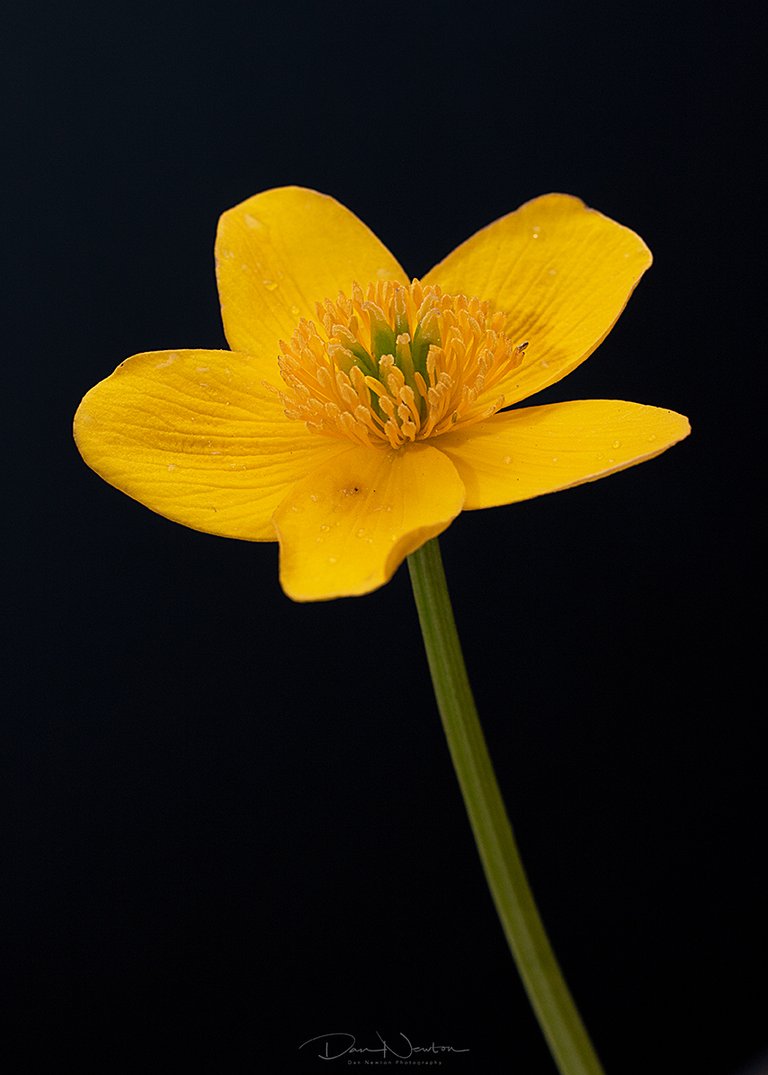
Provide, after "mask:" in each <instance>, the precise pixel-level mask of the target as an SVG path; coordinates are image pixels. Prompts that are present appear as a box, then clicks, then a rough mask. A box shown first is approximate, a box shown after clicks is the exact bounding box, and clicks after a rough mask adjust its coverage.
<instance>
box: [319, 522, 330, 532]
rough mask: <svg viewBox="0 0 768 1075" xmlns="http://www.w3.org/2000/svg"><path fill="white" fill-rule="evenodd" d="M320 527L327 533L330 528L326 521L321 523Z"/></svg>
mask: <svg viewBox="0 0 768 1075" xmlns="http://www.w3.org/2000/svg"><path fill="white" fill-rule="evenodd" d="M320 529H321V530H322V531H323V533H327V532H328V531H329V530H330V529H331V528H330V526H329V525H328V523H323V524H322V526H321V527H320Z"/></svg>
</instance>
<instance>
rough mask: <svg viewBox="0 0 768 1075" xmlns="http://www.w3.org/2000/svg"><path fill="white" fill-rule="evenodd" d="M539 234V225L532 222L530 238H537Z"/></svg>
mask: <svg viewBox="0 0 768 1075" xmlns="http://www.w3.org/2000/svg"><path fill="white" fill-rule="evenodd" d="M540 235H541V228H540V227H539V225H538V224H534V226H533V230H532V231H531V238H532V239H538V237H539V236H540Z"/></svg>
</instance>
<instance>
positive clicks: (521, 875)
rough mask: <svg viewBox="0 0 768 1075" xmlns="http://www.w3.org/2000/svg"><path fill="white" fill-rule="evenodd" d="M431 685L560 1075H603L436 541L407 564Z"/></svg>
mask: <svg viewBox="0 0 768 1075" xmlns="http://www.w3.org/2000/svg"><path fill="white" fill-rule="evenodd" d="M408 567H409V569H410V572H411V584H412V586H413V594H414V597H415V599H416V607H417V609H418V612H419V621H420V623H421V631H422V635H423V636H424V646H425V649H426V651H427V659H428V661H429V669H430V672H431V674H432V684H433V686H434V690H435V697H436V699H437V705H438V708H439V710H440V716H441V717H442V721H443V728H444V729H445V734H446V738H447V739H448V748H449V750H450V752H451V758H452V759H453V765H454V768H455V769H456V775H457V777H458V779H459V784H460V786H461V791H462V795H463V796H464V803H465V806H466V808H467V813H468V815H469V820H470V824H471V825H472V831H473V832H474V834H475V842H476V843H477V849H478V851H479V852H480V858H481V860H482V863H483V869H484V870H485V876H486V879H487V881H488V886H489V888H490V890H491V895H492V896H493V902H494V903H495V905H496V911H497V913H498V915H499V918H500V919H501V924H502V926H503V928H504V933H505V934H506V937H507V941H508V942H509V947H510V948H511V949H512V955H513V956H514V959H515V962H516V963H517V968H518V970H519V972H520V976H521V978H522V979H523V984H524V985H525V989H526V992H527V993H528V997H529V999H530V1002H531V1004H532V1006H533V1010H534V1011H535V1013H536V1017H537V1019H538V1021H539V1025H540V1026H541V1029H542V1031H543V1033H544V1036H545V1038H546V1039H547V1043H548V1045H549V1048H550V1050H551V1052H552V1056H553V1057H554V1059H555V1063H556V1064H557V1067H558V1070H559V1071H560V1073H561V1075H603V1069H602V1067H601V1065H600V1061H599V1060H598V1059H597V1056H596V1054H595V1051H594V1049H593V1047H592V1043H591V1042H590V1040H589V1037H588V1036H587V1032H586V1030H585V1029H584V1024H583V1023H582V1021H581V1017H580V1016H579V1013H578V1011H577V1009H576V1005H575V1004H574V1002H573V999H572V997H571V994H570V993H569V991H568V986H567V985H566V984H565V979H564V978H563V975H562V972H561V970H560V967H559V966H558V964H557V960H556V958H555V954H554V952H553V951H552V946H551V945H550V943H549V939H548V938H547V934H546V932H545V930H544V926H543V924H542V921H541V918H540V917H539V912H538V911H537V909H536V904H535V902H534V899H533V894H532V892H531V889H530V887H529V885H528V880H527V878H526V876H525V870H524V869H523V864H522V862H521V861H520V854H519V852H518V850H517V844H516V843H515V838H514V836H513V834H512V828H511V826H510V824H509V820H508V818H507V814H506V811H505V809H504V803H503V801H502V798H501V792H500V791H499V786H498V784H497V783H496V776H495V774H494V771H493V766H492V765H491V759H490V757H489V755H488V748H487V746H486V744H485V738H484V736H483V731H482V728H481V726H480V720H479V718H478V715H477V709H476V708H475V702H474V699H473V697H472V689H471V687H470V685H469V680H468V678H467V671H466V668H465V666H464V657H463V655H462V652H461V643H460V642H459V636H458V633H457V631H456V623H455V621H454V618H453V609H452V608H451V599H450V597H449V596H448V587H447V584H446V581H445V572H444V571H443V562H442V558H441V556H440V546H439V545H438V543H437V538H434V539H433V540H431V541H428V542H427V544H426V545H423V546H422V547H421V548H420V549H418V550H417V551H416V552H414V553H412V554H411V555H410V556H409V557H408Z"/></svg>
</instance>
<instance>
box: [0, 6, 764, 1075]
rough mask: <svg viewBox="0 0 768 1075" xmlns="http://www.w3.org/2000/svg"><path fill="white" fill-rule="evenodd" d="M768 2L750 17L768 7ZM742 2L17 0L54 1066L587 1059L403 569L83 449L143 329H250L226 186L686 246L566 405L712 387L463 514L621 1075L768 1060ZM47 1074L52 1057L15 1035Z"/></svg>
mask: <svg viewBox="0 0 768 1075" xmlns="http://www.w3.org/2000/svg"><path fill="white" fill-rule="evenodd" d="M757 10H758V6H757V5H755V6H754V8H753V11H754V12H757ZM759 29H760V28H759V26H758V24H757V19H756V17H753V16H750V15H749V14H748V13H747V6H746V5H733V6H732V5H726V4H724V3H723V4H704V5H701V4H697V5H694V4H685V3H684V4H666V3H664V4H662V3H640V4H639V5H638V4H632V5H618V4H614V5H606V6H605V7H589V6H586V7H585V6H584V5H582V4H575V3H555V2H543V3H542V2H539V3H536V4H533V3H525V4H520V3H511V4H507V5H501V4H498V5H496V6H494V5H492V4H489V3H487V2H486V0H476V2H474V3H472V4H465V5H463V6H462V7H451V6H450V5H447V4H432V3H429V2H426V3H414V4H412V5H402V4H398V3H393V4H388V5H385V4H375V5H374V4H371V5H366V4H363V3H359V4H357V5H351V4H345V3H341V4H337V5H326V4H319V3H317V4H308V3H307V4H295V5H289V6H281V5H279V4H278V3H277V2H276V0H275V3H274V4H270V5H267V4H264V3H261V2H260V0H251V2H250V3H234V4H233V3H229V4H228V3H226V2H222V3H221V4H214V3H211V2H209V0H204V2H203V3H201V4H198V5H195V4H193V3H192V0H190V2H189V3H187V4H186V5H181V4H179V5H176V4H171V3H168V2H163V0H159V2H157V3H154V4H137V3H130V4H129V3H123V2H116V3H115V2H113V3H109V4H96V3H92V2H85V3H83V2H81V3H77V2H75V3H73V4H71V5H65V4H53V3H38V4H33V5H28V6H26V7H21V6H20V5H19V6H18V7H17V8H15V9H12V12H11V20H10V31H11V32H10V34H8V35H7V37H6V50H7V55H6V57H5V59H4V62H3V75H4V77H5V78H6V79H7V80H8V91H9V92H8V95H7V96H6V101H7V104H6V116H5V119H6V120H9V121H10V127H9V131H8V133H7V135H6V136H5V139H4V144H5V147H6V150H7V152H6V155H5V156H6V161H5V164H4V167H3V178H4V180H5V181H6V183H7V184H8V194H7V196H6V198H5V199H4V210H5V211H6V213H7V215H8V220H7V224H6V229H5V234H6V236H7V238H6V241H5V242H4V244H3V252H4V254H5V255H6V256H7V257H8V262H9V264H8V274H7V277H6V279H7V281H8V283H7V285H6V296H7V297H9V298H10V300H11V301H10V302H9V304H8V309H7V312H6V314H5V315H4V326H5V334H4V339H5V341H6V344H7V348H6V353H5V365H6V369H7V370H9V371H10V384H9V379H8V377H6V378H5V380H4V384H5V395H4V399H5V403H6V407H5V411H6V414H5V422H6V430H7V432H6V438H5V459H4V477H5V497H6V508H7V517H8V520H9V522H8V526H7V530H8V532H9V534H10V536H11V537H12V538H17V537H18V538H20V540H19V542H18V543H15V544H14V547H13V550H12V551H11V552H10V553H9V554H8V555H7V556H6V558H5V562H6V565H7V566H8V567H9V568H10V569H11V570H10V572H9V581H8V583H7V585H6V589H5V593H6V596H7V602H8V604H7V613H6V621H7V623H8V624H9V626H10V628H11V637H10V644H9V645H8V646H6V650H5V653H6V655H10V657H11V665H10V670H11V676H10V679H9V681H8V682H10V691H9V694H10V702H11V704H10V705H8V706H7V707H6V712H5V716H4V718H3V725H4V731H9V732H10V747H9V748H8V749H7V750H6V751H5V752H4V764H7V766H8V775H7V778H6V780H5V783H4V788H5V790H6V792H8V793H9V800H8V806H7V821H8V822H9V823H8V824H7V826H6V830H7V831H8V833H9V837H10V839H9V845H8V855H7V866H6V869H5V874H6V881H5V884H4V897H5V898H7V899H8V906H7V910H6V911H5V912H4V914H3V918H2V923H3V932H4V933H5V934H6V956H5V959H4V971H3V976H4V979H5V982H6V984H7V986H8V996H7V999H6V1000H5V1007H4V1009H3V1010H4V1012H6V1013H8V1014H10V1015H11V1017H12V1019H13V1022H14V1024H15V1026H16V1028H17V1029H18V1030H20V1032H21V1036H22V1038H23V1041H24V1050H25V1051H24V1052H23V1053H22V1054H20V1059H19V1060H18V1061H17V1062H16V1063H17V1067H16V1068H15V1069H16V1070H19V1071H27V1070H31V1068H32V1057H33V1055H34V1054H35V1053H37V1052H38V1051H41V1050H42V1051H45V1052H48V1053H49V1054H50V1056H51V1057H52V1058H53V1059H54V1060H55V1065H56V1066H55V1067H50V1068H48V1069H47V1070H70V1071H75V1070H76V1071H78V1072H90V1071H93V1072H98V1073H106V1075H108V1073H112V1072H123V1071H131V1072H136V1071H142V1072H143V1071H147V1072H153V1071H158V1072H160V1071H162V1072H166V1071H173V1070H188V1071H200V1072H211V1073H219V1072H222V1073H229V1072H248V1071H266V1072H292V1071H294V1070H297V1071H300V1070H307V1071H321V1070H323V1071H325V1070H329V1069H330V1068H334V1069H337V1070H338V1069H339V1068H341V1067H346V1066H347V1065H346V1064H345V1063H344V1062H342V1061H340V1062H338V1063H337V1064H334V1065H329V1064H324V1063H323V1062H322V1061H320V1060H318V1059H316V1058H314V1057H313V1056H311V1055H309V1050H308V1049H304V1050H303V1051H301V1052H300V1051H299V1046H300V1044H301V1043H302V1042H303V1041H304V1040H305V1039H307V1038H310V1037H312V1036H314V1035H317V1034H322V1033H325V1032H329V1031H348V1032H350V1033H355V1034H356V1035H357V1036H358V1041H359V1043H360V1044H365V1045H368V1044H373V1043H374V1040H375V1039H374V1034H375V1032H376V1031H379V1032H381V1033H382V1034H383V1035H386V1036H387V1037H389V1038H390V1040H392V1039H395V1038H396V1036H397V1035H398V1034H399V1032H401V1031H402V1032H405V1033H407V1034H408V1035H409V1036H410V1038H411V1039H412V1040H413V1041H414V1042H416V1043H417V1044H428V1043H429V1042H431V1041H432V1040H435V1041H436V1042H438V1043H445V1044H451V1045H453V1046H455V1047H456V1048H466V1049H469V1050H470V1051H469V1053H466V1054H461V1055H460V1056H459V1055H456V1056H453V1057H448V1058H446V1059H445V1060H444V1062H443V1065H442V1070H443V1071H445V1072H446V1075H451V1073H454V1072H455V1073H463V1072H482V1073H485V1072H496V1071H509V1072H519V1073H521V1075H523V1073H524V1075H552V1072H553V1070H554V1069H553V1067H552V1064H551V1061H550V1060H549V1058H548V1054H547V1052H546V1049H545V1047H544V1045H543V1042H542V1040H541V1038H540V1035H539V1031H538V1029H537V1027H536V1024H535V1022H534V1019H533V1017H532V1015H531V1013H530V1011H529V1008H528V1006H527V1003H526V1000H525V997H524V995H523V992H522V989H521V987H520V986H519V984H518V981H517V978H516V975H515V972H514V969H513V967H512V964H511V961H510V959H509V956H508V953H507V951H506V949H505V944H504V941H503V937H502V934H501V931H500V929H499V927H498V924H497V922H496V920H495V917H494V913H493V909H492V906H491V902H490V899H489V896H488V894H487V891H486V888H485V885H484V881H483V878H482V875H481V871H480V868H479V865H478V862H477V859H476V854H475V850H474V847H473V843H472V840H471V837H470V834H469V830H468V825H467V823H466V819H465V817H464V814H463V808H462V805H461V801H460V796H459V792H458V788H457V786H456V784H455V779H454V777H453V774H452V770H451V766H450V761H449V758H448V754H447V751H446V749H445V744H444V740H443V737H442V732H441V729H440V725H439V720H438V717H437V715H436V712H435V708H434V704H433V700H432V696H431V691H430V685H429V681H428V677H427V673H426V669H425V663H424V660H423V655H422V652H421V641H420V636H419V632H418V627H417V623H416V619H415V614H414V610H413V605H412V600H411V595H410V591H409V583H408V578H407V571H406V570H405V569H401V571H400V572H399V573H398V574H397V576H396V577H395V579H394V580H393V581H392V583H391V584H390V585H388V586H386V587H385V588H383V589H382V590H380V591H379V592H377V593H375V594H373V595H371V596H368V597H365V598H361V599H353V600H341V601H337V602H332V603H330V604H319V605H309V606H300V605H296V604H292V603H291V602H290V601H289V600H288V599H287V598H286V597H285V596H284V595H283V594H282V592H281V590H280V588H279V585H278V580H277V547H276V546H274V545H252V544H246V543H238V542H234V541H226V540H221V539H217V538H213V537H208V536H205V535H202V534H198V533H194V532H192V531H190V530H186V529H183V528H181V527H177V526H174V525H172V524H171V523H169V522H167V521H165V520H164V519H162V518H160V517H158V516H155V515H153V514H151V513H150V512H148V511H147V510H145V509H144V508H142V507H140V506H139V505H137V504H136V503H134V502H132V501H131V500H129V499H128V498H126V497H123V496H122V495H120V494H119V493H117V492H116V491H114V490H113V489H111V488H110V487H108V486H107V485H105V484H104V483H102V482H101V481H100V480H99V479H97V478H96V477H95V476H94V475H93V474H92V473H91V472H90V471H89V470H88V469H87V468H86V467H85V465H84V464H83V463H82V462H81V460H80V459H79V457H78V455H77V453H76V451H75V448H74V446H73V444H72V441H71V432H70V430H71V417H72V414H73V412H74V410H75V407H76V406H77V403H78V401H79V399H80V397H81V395H82V394H83V393H84V392H85V391H86V390H87V389H88V388H89V387H90V386H91V385H92V384H94V383H95V382H96V381H97V380H100V379H101V378H102V377H104V376H106V375H107V374H108V373H109V372H111V370H112V369H113V368H114V367H115V366H116V365H117V363H118V362H119V361H121V360H122V359H123V358H124V357H126V356H127V355H130V354H132V353H134V352H137V351H142V350H148V349H159V348H166V347H194V346H200V347H218V346H223V345H224V337H223V334H222V331H221V328H220V323H219V316H218V304H217V297H216V291H215V285H214V277H213V259H212V243H213V236H214V230H215V225H216V221H217V217H218V215H219V213H220V212H221V211H223V210H224V209H226V208H228V207H229V206H231V205H233V204H235V203H236V202H238V201H240V200H242V199H243V198H245V197H247V196H249V195H250V194H253V193H256V192H257V191H259V190H262V189H265V188H267V187H271V186H275V185H280V184H287V183H298V184H304V185H307V186H312V187H315V188H317V189H319V190H322V191H325V192H328V193H331V194H333V195H334V196H335V197H337V198H338V199H339V200H341V201H342V202H344V203H345V204H346V205H348V206H349V207H350V208H351V209H352V210H354V211H355V212H356V213H357V214H358V215H359V216H361V217H362V218H363V219H364V220H365V221H366V222H367V223H368V224H369V225H370V226H371V227H372V228H373V229H374V230H375V231H376V232H377V233H378V234H379V235H380V236H381V238H382V239H383V240H384V242H385V243H386V244H387V245H388V246H389V247H390V248H391V249H392V250H393V251H394V252H395V254H396V255H397V256H398V257H399V259H400V260H401V262H402V264H403V265H404V266H405V267H406V269H407V270H408V271H410V272H412V273H414V274H419V273H423V272H424V271H426V269H428V268H429V267H430V266H431V265H432V264H433V263H434V262H435V261H436V260H438V259H439V258H441V257H442V256H443V255H444V254H445V253H447V252H448V251H449V250H450V249H452V248H453V247H454V246H455V245H456V244H457V243H459V242H460V241H462V240H463V239H464V238H466V237H467V236H468V235H470V234H471V233H472V232H473V231H475V230H476V229H477V228H478V227H481V226H483V225H484V224H486V223H488V222H489V221H490V220H492V219H494V218H495V217H498V216H499V215H501V214H503V213H505V212H508V211H509V210H511V209H513V208H515V207H516V206H517V205H518V204H520V203H521V202H522V201H525V200H527V199H528V198H530V197H533V196H535V195H537V194H540V193H543V192H546V191H550V190H564V191H568V192H572V193H575V194H578V195H580V196H581V197H583V198H584V199H585V200H586V201H587V202H588V203H589V204H591V205H593V206H595V207H596V208H598V209H600V210H601V211H603V212H604V213H606V214H608V215H610V216H613V217H615V218H616V219H618V220H620V221H621V222H622V223H625V224H627V225H629V226H631V227H633V228H634V229H635V230H637V231H638V232H639V233H640V234H641V235H642V236H643V237H644V238H645V239H646V241H647V242H648V244H649V245H650V247H651V249H652V250H653V252H654V255H655V259H656V260H655V264H654V266H653V268H652V270H651V271H650V273H649V274H648V275H647V276H646V277H645V278H644V280H643V282H642V284H641V286H640V288H639V289H638V291H637V292H636V294H635V296H634V297H633V299H632V300H631V302H630V304H629V307H628V308H627V310H626V312H625V314H624V315H623V316H622V318H621V320H620V322H619V323H618V325H617V327H616V328H615V329H614V331H613V332H612V333H611V335H610V337H609V338H608V339H607V341H606V342H605V343H604V345H603V346H602V347H601V348H600V349H599V350H598V351H597V352H596V353H595V355H594V356H593V357H592V358H591V359H590V360H589V361H588V362H587V363H586V364H585V365H584V366H582V367H581V368H580V369H579V370H578V371H576V372H575V373H573V374H572V375H571V376H570V377H568V378H567V379H566V380H565V381H562V382H560V383H559V384H558V385H556V386H555V387H554V388H553V389H551V390H550V391H549V392H548V393H547V395H546V398H547V399H553V400H556V399H569V398H589V397H606V398H611V397H613V398H626V399H630V400H637V401H639V402H645V403H654V404H657V405H660V406H667V407H671V408H674V409H677V410H680V411H682V412H684V413H686V414H688V415H690V417H691V421H692V424H693V435H692V436H691V438H690V439H689V440H688V441H686V442H685V443H683V444H682V445H680V446H678V447H676V448H674V449H673V450H672V451H670V452H669V453H667V454H665V455H663V456H662V457H660V458H659V459H657V460H654V461H653V462H651V463H648V464H645V465H643V466H641V467H638V468H634V469H631V470H629V471H627V472H624V473H622V474H620V475H618V476H616V477H613V478H611V479H610V480H607V481H603V482H599V483H596V484H594V485H588V486H585V487H582V488H579V489H575V490H572V491H569V492H565V493H560V494H558V495H556V496H552V497H545V498H542V499H540V500H536V501H533V502H530V503H528V504H522V505H519V506H515V507H509V508H502V509H499V510H496V511H491V512H475V513H469V514H465V515H463V516H461V518H460V519H459V520H458V521H457V522H456V523H455V524H454V525H453V526H452V527H451V529H450V530H449V531H448V532H447V533H446V534H445V536H444V538H443V539H442V546H443V550H444V557H445V560H446V565H447V570H448V573H449V579H450V582H451V586H452V592H453V596H454V602H455V607H456V613H457V617H458V619H459V623H460V627H461V630H462V633H463V638H464V642H465V648H466V655H467V660H468V664H469V667H470V670H471V675H472V678H473V681H474V685H475V688H476V694H477V698H478V702H479V706H480V709H481V713H482V714H483V716H484V724H485V728H486V732H487V736H488V739H489V741H490V745H491V749H492V753H493V757H494V760H495V763H496V766H497V768H498V773H499V778H500V781H501V784H502V786H503V790H504V794H505V797H506V800H507V803H508V806H509V809H510V813H511V816H512V818H513V822H514V824H515V826H516V830H517V832H518V836H519V840H520V844H521V847H522V851H523V854H524V858H525V861H526V863H527V866H528V870H529V874H530V877H531V879H532V883H533V885H534V888H535V891H536V893H537V895H538V898H539V901H540V905H541V909H542V912H543V914H544V916H545V920H546V922H547V924H548V926H549V929H550V931H551V934H552V938H553V940H554V943H555V946H556V949H557V951H558V953H559V954H560V957H561V960H562V963H563V965H564V968H565V971H566V973H567V976H568V978H569V980H570V982H571V984H572V987H573V989H574V992H575V994H576V997H577V999H578V1002H579V1004H580V1006H581V1008H582V1011H583V1013H584V1016H585V1018H586V1021H587V1023H588V1025H589V1027H590V1029H591V1032H592V1035H593V1037H594V1039H595V1042H596V1044H597V1047H598V1049H599V1051H600V1053H601V1055H602V1056H603V1058H604V1061H605V1064H606V1067H607V1070H608V1073H609V1075H618V1073H624V1075H649V1073H651V1072H653V1073H656V1072H659V1073H666V1072H670V1073H672V1072H676V1073H677V1072H696V1075H734V1073H736V1072H742V1071H744V1070H746V1068H747V1067H748V1065H750V1064H754V1063H756V1062H757V1060H758V1058H759V1057H760V1056H761V1055H762V1053H763V1051H764V1050H765V1049H766V1048H767V1047H768V1025H767V1021H766V988H765V977H766V975H765V961H766V947H767V946H766V941H767V940H768V937H767V936H766V934H767V932H768V931H767V930H766V924H765V915H764V909H765V889H764V887H763V886H762V884H761V881H760V878H761V867H762V864H763V859H764V857H765V834H766V826H765V818H764V802H765V761H764V755H763V754H762V753H761V749H760V742H759V737H760V732H761V726H762V723H763V717H762V708H763V707H762V704H761V703H760V697H761V693H760V690H759V683H760V682H761V680H759V678H758V675H757V674H756V670H755V665H756V663H757V661H758V660H759V656H758V654H759V647H758V646H757V645H756V644H755V636H756V628H755V627H754V626H752V625H750V624H749V623H748V619H747V613H748V610H749V609H750V608H751V606H752V605H753V604H755V603H756V602H757V601H758V600H759V599H760V598H759V592H758V590H757V585H756V579H757V563H758V560H757V541H756V538H755V528H756V522H757V513H756V501H757V496H756V495H755V490H756V488H757V480H758V475H759V474H760V471H761V470H762V458H763V448H762V438H761V440H760V441H758V431H761V428H762V419H761V417H760V415H761V414H762V402H761V398H760V395H759V391H760V387H759V386H758V385H757V383H756V378H757V376H758V374H759V371H760V369H761V367H762V365H763V363H764V345H763V344H762V343H759V341H758V338H757V333H756V331H754V330H756V328H757V311H758V305H757V304H758V302H759V293H758V286H757V285H758V284H759V282H760V278H761V273H760V271H759V269H758V263H757V250H758V247H757V245H754V246H753V243H754V228H755V224H756V222H757V221H758V219H759V213H760V209H761V206H762V204H763V202H762V201H761V200H760V198H761V196H760V195H759V194H758V188H757V180H758V176H757V168H756V162H755V160H753V159H752V155H751V146H752V144H753V143H755V142H756V140H757V128H756V125H755V123H754V105H753V100H754V97H753V94H754V85H753V84H752V80H753V76H754V74H755V71H756V60H757V42H758V31H759ZM4 1066H5V1067H6V1068H7V1069H8V1070H14V1064H13V1063H12V1062H10V1058H9V1062H8V1064H6V1065H4Z"/></svg>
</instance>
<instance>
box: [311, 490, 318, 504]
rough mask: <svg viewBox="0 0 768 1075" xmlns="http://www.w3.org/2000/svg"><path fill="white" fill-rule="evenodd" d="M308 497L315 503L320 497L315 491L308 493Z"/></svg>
mask: <svg viewBox="0 0 768 1075" xmlns="http://www.w3.org/2000/svg"><path fill="white" fill-rule="evenodd" d="M309 499H310V500H311V501H312V503H313V504H317V502H318V501H319V500H320V497H319V496H318V495H317V493H310V494H309Z"/></svg>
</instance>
